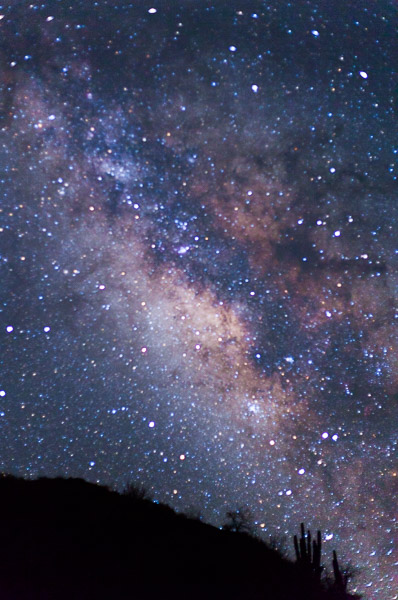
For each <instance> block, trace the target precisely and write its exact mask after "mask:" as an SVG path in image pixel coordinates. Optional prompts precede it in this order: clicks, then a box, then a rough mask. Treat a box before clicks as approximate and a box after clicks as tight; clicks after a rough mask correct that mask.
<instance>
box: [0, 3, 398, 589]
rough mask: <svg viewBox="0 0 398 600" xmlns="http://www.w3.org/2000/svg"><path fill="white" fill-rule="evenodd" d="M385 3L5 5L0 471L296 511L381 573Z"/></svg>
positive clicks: (393, 556)
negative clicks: (140, 487)
mask: <svg viewBox="0 0 398 600" xmlns="http://www.w3.org/2000/svg"><path fill="white" fill-rule="evenodd" d="M11 4H12V5H11ZM397 21H398V20H397V13H396V7H395V6H394V3H393V2H387V1H385V0H383V1H380V2H378V3H371V2H365V1H364V0H356V1H355V2H351V3H346V2H342V1H340V0H333V1H332V2H323V1H320V0H319V1H315V0H314V1H305V0H297V1H295V2H294V3H293V2H292V3H290V2H287V1H286V0H279V1H274V0H271V1H270V2H259V1H250V2H238V1H237V0H233V1H229V2H224V1H223V0H215V1H214V2H213V3H207V2H199V1H196V0H186V1H181V2H180V3H177V2H167V3H166V2H158V1H157V0H156V1H154V2H153V3H152V4H149V3H147V2H144V1H142V2H141V1H138V2H131V3H123V2H117V1H115V2H106V1H105V2H94V1H92V0H85V1H83V0H81V1H80V2H69V1H65V2H57V1H52V2H43V3H38V4H28V3H26V2H13V3H9V4H3V5H2V6H0V36H1V44H0V74H1V77H0V164H1V171H0V202H1V204H0V264H1V268H0V276H1V286H0V345H1V358H0V360H1V369H0V470H1V471H4V472H9V473H13V474H16V475H23V476H24V477H29V478H35V477H37V476H42V475H45V476H55V475H63V476H74V477H84V478H86V479H87V480H90V481H97V482H100V483H104V484H108V485H110V486H113V487H117V488H119V489H122V488H123V487H124V486H125V484H126V483H127V482H129V481H132V482H135V483H138V484H142V485H144V486H145V487H146V488H147V489H148V490H149V492H150V494H151V495H152V497H153V498H155V499H156V500H158V501H162V502H167V503H169V504H170V505H171V506H173V507H174V508H176V509H178V510H182V511H189V510H191V509H192V508H194V509H199V510H201V511H202V514H203V517H204V519H205V520H207V521H210V522H212V523H214V524H217V525H221V524H222V523H223V520H224V517H225V512H226V511H227V510H231V509H234V508H235V507H237V506H241V505H247V506H248V507H249V509H250V511H251V514H252V515H253V520H254V521H255V523H256V525H257V527H258V532H259V535H261V536H263V537H264V539H268V538H269V536H275V535H276V536H284V535H286V536H288V539H290V537H291V536H292V535H293V533H296V532H297V529H298V525H299V523H300V522H302V521H304V522H305V523H306V524H307V525H308V526H310V527H311V528H312V529H313V530H315V529H317V528H320V529H322V532H323V535H324V541H325V554H326V555H330V554H331V551H332V549H334V548H335V549H336V550H337V552H338V554H339V556H340V557H341V562H343V563H344V562H351V563H352V564H353V565H355V566H358V567H359V568H360V573H359V575H358V577H357V580H356V585H357V589H358V590H359V591H360V592H361V593H364V595H365V598H366V599H367V600H370V599H372V600H373V599H374V600H392V599H393V598H397V595H396V589H397V577H396V565H397V550H396V547H395V548H394V535H395V542H396V519H397V512H396V501H395V500H394V498H395V497H396V494H397V492H398V486H397V482H398V477H397V472H398V471H397V462H396V443H397V423H398V414H397V412H398V411H397V398H398V364H397V356H398V343H397V340H398V336H397V327H396V324H397V318H398V315H397V312H396V307H397V282H398V277H397V273H398V269H397V266H398V246H397V154H398V145H397V89H396V85H397V71H396V65H397V46H396V27H397ZM394 530H395V532H394ZM327 560H328V559H327Z"/></svg>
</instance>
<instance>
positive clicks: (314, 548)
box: [294, 523, 323, 581]
mask: <svg viewBox="0 0 398 600" xmlns="http://www.w3.org/2000/svg"><path fill="white" fill-rule="evenodd" d="M294 549H295V552H296V559H297V564H298V565H301V566H302V567H303V568H304V569H305V570H306V571H310V572H311V573H312V575H313V577H314V578H315V579H316V580H317V581H320V579H321V574H322V571H323V567H322V566H321V553H322V540H321V532H320V531H318V533H317V539H316V540H312V537H311V531H310V530H308V531H307V538H306V537H305V530H304V523H301V537H300V541H299V540H298V538H297V535H295V536H294Z"/></svg>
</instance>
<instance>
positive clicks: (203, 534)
mask: <svg viewBox="0 0 398 600" xmlns="http://www.w3.org/2000/svg"><path fill="white" fill-rule="evenodd" d="M0 518H1V528H0V531H1V535H0V598H1V600H27V599H29V600H30V599H32V600H33V599H35V600H47V599H54V600H63V599H65V600H66V599H68V600H71V599H73V600H80V599H91V598H92V599H105V598H106V599H109V600H110V599H115V600H116V599H119V598H120V599H127V598H129V599H137V600H138V599H140V600H141V599H142V600H144V599H152V598H156V599H158V598H159V599H160V598H162V599H165V598H173V599H181V600H182V599H184V600H187V599H199V598H200V599H201V600H205V599H206V600H207V599H213V598H214V599H216V598H217V600H219V599H221V598H225V599H227V598H228V599H235V598H236V599H238V598H242V599H243V598H244V599H245V600H251V599H253V600H257V599H263V600H266V599H269V600H271V599H272V600H282V599H283V600H304V599H312V600H315V599H319V600H322V599H325V600H332V599H343V598H344V599H348V598H353V596H349V595H348V594H346V593H345V592H344V591H343V590H342V589H338V588H337V587H336V585H335V584H334V585H331V586H330V585H329V586H327V585H326V584H325V583H320V582H319V581H318V580H317V578H316V577H314V575H313V573H311V571H310V570H309V569H308V568H305V567H304V566H303V564H300V563H293V562H291V561H289V560H287V559H286V558H283V557H282V556H281V555H280V554H279V553H278V552H277V551H275V550H273V549H271V548H269V547H267V546H266V545H265V544H264V543H263V542H261V541H259V540H257V539H255V538H253V537H251V536H249V535H247V534H244V533H236V532H234V531H227V530H219V529H216V528H215V527H212V526H210V525H206V524H204V523H202V522H200V521H199V520H197V519H190V518H187V517H185V516H182V515H177V514H176V513H175V512H174V511H173V510H172V509H171V508H169V507H167V506H164V505H159V504H156V503H153V502H151V501H149V500H146V499H143V498H140V497H139V494H134V491H133V493H130V494H124V495H121V494H118V493H117V492H113V491H110V490H108V489H107V488H105V487H100V486H97V485H93V484H90V483H87V482H85V481H83V480H81V479H60V478H59V479H39V480H36V481H25V480H23V479H16V478H14V477H10V476H2V477H1V478H0Z"/></svg>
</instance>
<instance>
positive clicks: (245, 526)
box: [222, 506, 254, 534]
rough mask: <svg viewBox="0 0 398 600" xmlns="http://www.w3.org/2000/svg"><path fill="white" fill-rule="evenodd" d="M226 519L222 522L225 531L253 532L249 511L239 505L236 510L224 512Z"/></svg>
mask: <svg viewBox="0 0 398 600" xmlns="http://www.w3.org/2000/svg"><path fill="white" fill-rule="evenodd" d="M226 517H227V520H226V522H225V523H224V524H223V527H222V528H223V529H224V530H226V531H236V532H240V533H249V534H253V533H254V526H253V519H252V515H251V513H250V511H249V510H248V509H247V508H245V507H243V506H240V507H239V508H237V509H236V510H230V511H228V512H227V514H226Z"/></svg>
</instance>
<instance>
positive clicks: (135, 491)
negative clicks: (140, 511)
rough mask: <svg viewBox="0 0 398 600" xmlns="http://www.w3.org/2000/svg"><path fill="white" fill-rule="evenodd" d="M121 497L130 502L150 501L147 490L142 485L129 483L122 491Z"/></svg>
mask: <svg viewBox="0 0 398 600" xmlns="http://www.w3.org/2000/svg"><path fill="white" fill-rule="evenodd" d="M123 496H127V497H128V498H131V499H132V500H151V498H150V495H149V493H148V490H147V489H146V488H145V487H144V486H143V485H136V484H135V483H132V482H129V483H128V484H127V485H126V487H125V488H124V490H123Z"/></svg>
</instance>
